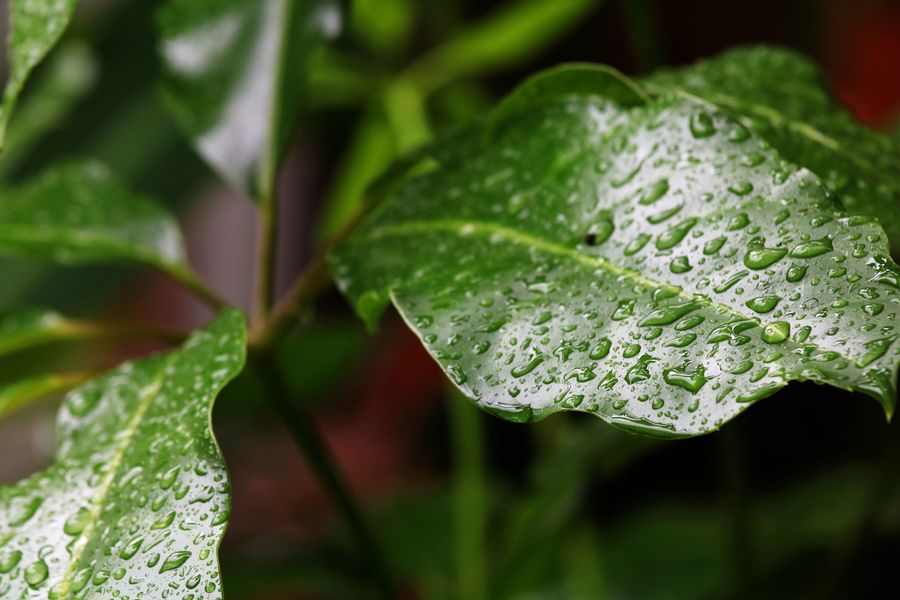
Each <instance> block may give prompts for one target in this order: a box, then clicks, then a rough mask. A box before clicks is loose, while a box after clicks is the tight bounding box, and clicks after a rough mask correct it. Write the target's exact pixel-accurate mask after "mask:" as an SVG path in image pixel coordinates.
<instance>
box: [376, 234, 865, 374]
mask: <svg viewBox="0 0 900 600" xmlns="http://www.w3.org/2000/svg"><path fill="white" fill-rule="evenodd" d="M436 231H446V232H448V233H453V234H456V235H458V236H462V237H464V236H466V235H480V236H482V237H486V238H489V239H490V238H495V237H497V238H502V239H503V240H505V241H508V242H511V243H514V244H517V245H520V246H525V247H527V248H534V249H537V250H540V251H542V252H545V253H548V254H554V255H556V256H563V257H566V258H569V259H571V260H573V261H575V262H577V263H579V264H581V265H584V266H586V267H590V268H593V269H599V270H602V271H606V272H607V273H610V274H612V275H615V276H617V277H624V278H626V279H628V280H630V281H633V282H634V283H637V284H640V285H644V286H648V287H652V288H663V289H666V290H669V291H671V292H673V293H674V294H677V295H678V296H679V297H680V298H682V299H684V300H686V301H691V302H701V303H703V304H706V305H707V306H709V307H710V308H712V309H713V310H716V311H717V312H719V313H725V314H730V315H732V316H733V317H736V318H739V319H742V320H752V321H756V322H759V319H758V318H757V317H756V316H755V315H747V314H744V313H742V312H740V311H737V310H735V309H734V308H732V307H731V306H729V305H727V304H721V303H719V302H715V301H713V300H712V299H711V298H709V296H705V295H702V294H693V293H691V292H688V291H685V289H684V288H682V287H680V286H677V285H673V284H670V283H665V282H660V281H656V280H654V279H650V278H649V277H644V276H643V275H641V274H640V273H638V272H637V271H634V270H633V269H629V268H627V267H623V266H620V265H617V264H615V263H614V262H612V261H610V260H609V259H607V258H604V257H602V256H591V255H588V254H584V253H583V252H579V251H578V250H576V249H574V248H569V247H567V246H563V245H562V244H559V243H556V242H551V241H547V240H544V239H541V238H539V237H536V236H534V235H531V234H528V233H525V232H523V231H519V230H517V229H512V228H510V227H506V226H504V225H498V224H496V223H489V222H484V221H467V220H462V219H435V220H430V221H407V222H405V223H398V224H394V225H383V226H379V227H377V228H375V229H373V230H372V231H370V232H367V234H366V238H368V239H371V240H377V239H378V238H382V237H390V236H395V235H414V234H425V233H433V232H436ZM805 345H806V346H812V347H815V348H818V349H820V350H827V351H829V352H835V353H836V354H837V355H838V356H840V357H841V358H843V359H844V360H846V361H848V362H850V363H852V364H855V363H856V361H855V360H854V359H852V358H850V357H848V356H845V355H843V354H841V353H840V352H837V351H836V350H832V349H831V348H823V347H821V346H818V345H817V344H805Z"/></svg>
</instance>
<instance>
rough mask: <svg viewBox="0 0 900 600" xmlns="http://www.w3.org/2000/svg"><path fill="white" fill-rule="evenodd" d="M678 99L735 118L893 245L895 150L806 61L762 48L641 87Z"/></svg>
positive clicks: (897, 230) (897, 183)
mask: <svg viewBox="0 0 900 600" xmlns="http://www.w3.org/2000/svg"><path fill="white" fill-rule="evenodd" d="M643 83H644V85H645V87H646V88H647V90H648V91H650V92H651V93H655V94H665V93H669V92H671V91H682V92H686V93H689V94H692V95H694V96H698V97H701V98H704V99H706V100H708V101H709V102H713V103H715V104H717V105H718V106H720V107H722V108H723V109H726V110H728V111H730V112H732V113H733V114H735V115H737V116H739V117H741V118H742V119H743V120H744V122H745V123H747V124H748V125H749V126H751V127H752V128H753V129H754V130H755V131H756V132H757V133H759V134H760V135H761V136H762V137H763V138H765V139H766V140H767V141H768V142H769V143H770V144H772V146H774V147H775V149H776V150H778V151H779V152H780V153H781V155H782V156H784V157H785V158H786V159H787V160H790V161H792V162H795V163H797V164H799V165H803V166H804V167H806V168H808V169H809V170H811V171H812V172H813V173H815V174H816V175H818V176H819V177H820V178H821V179H822V180H824V181H825V183H826V184H827V185H828V187H829V188H830V189H832V190H833V191H834V192H836V193H838V194H839V195H840V197H841V200H842V201H843V203H844V205H845V206H846V208H847V210H848V212H850V213H852V214H864V215H869V216H873V217H876V218H877V219H879V220H880V221H881V224H882V225H883V226H884V228H885V230H886V231H887V232H888V234H889V235H890V236H891V240H892V243H893V246H894V248H895V249H896V248H898V245H897V244H900V219H898V218H897V215H896V209H895V207H896V206H897V204H898V203H900V143H898V142H897V140H892V139H891V138H890V137H888V136H886V135H882V134H879V133H877V132H875V131H873V130H871V129H869V128H867V127H865V126H864V125H861V124H860V123H858V122H856V121H855V120H854V119H853V118H852V117H851V116H850V114H849V113H848V112H847V111H846V110H844V108H843V107H841V106H840V105H839V104H838V103H837V102H836V101H835V99H834V97H833V96H832V95H831V93H830V91H829V89H828V87H827V85H826V84H825V80H824V76H823V75H822V73H821V72H820V71H819V70H818V69H817V68H816V66H815V65H813V64H812V63H811V62H810V61H808V60H807V59H806V58H804V57H802V56H800V55H798V54H796V53H794V52H791V51H789V50H781V49H776V48H766V47H750V48H739V49H736V50H732V51H730V52H726V53H725V54H722V55H721V56H719V57H716V58H713V59H711V60H707V61H703V62H699V63H697V64H695V65H693V66H690V67H686V68H683V69H678V70H673V71H664V72H661V73H658V74H656V75H653V76H651V77H650V78H648V79H647V80H646V81H644V82H643Z"/></svg>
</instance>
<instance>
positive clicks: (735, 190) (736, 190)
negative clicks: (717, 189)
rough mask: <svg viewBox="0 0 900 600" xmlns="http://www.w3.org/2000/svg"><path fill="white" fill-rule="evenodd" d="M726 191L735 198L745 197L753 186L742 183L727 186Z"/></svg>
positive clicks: (747, 182) (745, 182) (746, 182)
mask: <svg viewBox="0 0 900 600" xmlns="http://www.w3.org/2000/svg"><path fill="white" fill-rule="evenodd" d="M728 191H729V192H731V193H732V194H735V195H736V196H746V195H747V194H749V193H750V192H752V191H753V184H752V183H750V182H749V181H742V182H740V183H736V184H734V185H731V186H728Z"/></svg>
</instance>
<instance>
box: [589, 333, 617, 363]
mask: <svg viewBox="0 0 900 600" xmlns="http://www.w3.org/2000/svg"><path fill="white" fill-rule="evenodd" d="M610 347H612V342H611V341H610V339H609V338H606V337H605V338H600V341H598V342H597V345H596V346H594V347H593V348H591V352H590V354H589V355H588V356H590V358H591V360H600V359H601V358H605V357H606V355H607V354H609V349H610Z"/></svg>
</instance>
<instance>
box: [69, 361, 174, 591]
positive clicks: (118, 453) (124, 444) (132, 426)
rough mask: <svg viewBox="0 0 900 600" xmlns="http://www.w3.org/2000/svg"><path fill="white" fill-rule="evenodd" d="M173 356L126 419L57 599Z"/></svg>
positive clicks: (90, 532)
mask: <svg viewBox="0 0 900 600" xmlns="http://www.w3.org/2000/svg"><path fill="white" fill-rule="evenodd" d="M175 357H176V355H175V354H172V355H171V356H169V357H168V358H167V359H166V360H165V361H163V363H162V364H161V365H160V368H159V371H158V372H157V374H156V375H155V376H154V377H153V379H152V380H151V381H150V383H149V384H147V385H146V386H144V387H143V388H141V390H140V401H139V402H138V406H137V409H136V410H135V412H134V415H132V417H131V419H129V421H128V424H127V425H126V426H125V428H124V429H122V430H121V434H120V440H119V442H118V443H117V444H116V446H115V448H114V449H113V453H112V457H111V460H110V465H111V466H110V469H109V472H108V473H107V475H106V477H104V478H103V480H102V481H101V482H100V485H99V486H98V487H97V490H98V494H97V496H96V497H95V499H94V502H93V504H92V506H91V511H90V513H89V516H88V519H87V524H86V525H85V527H84V529H83V530H82V531H81V533H80V534H79V535H78V537H77V538H76V540H75V543H74V544H73V548H74V551H73V552H72V555H71V558H70V560H69V566H68V568H67V569H66V572H65V574H63V578H62V580H60V583H59V585H60V588H59V597H60V598H65V596H66V594H67V593H68V592H69V587H70V586H71V584H72V578H73V576H74V573H75V569H76V567H77V566H78V563H79V561H80V560H81V556H82V555H83V554H84V552H85V550H86V549H87V546H88V543H89V542H90V537H91V535H92V534H93V531H94V528H95V527H96V525H97V522H98V521H99V520H100V516H101V513H102V512H103V507H104V505H105V500H106V497H107V496H108V495H109V492H110V490H111V489H112V484H113V482H114V481H115V479H116V475H118V473H119V469H120V468H121V466H122V460H123V459H124V457H125V452H126V451H127V450H128V447H129V446H130V445H131V441H132V440H133V439H134V436H135V435H136V433H137V430H138V428H139V427H140V425H141V422H142V421H143V419H144V416H145V415H146V414H147V411H148V410H149V409H150V406H151V405H152V404H153V401H154V400H155V399H156V398H157V397H158V396H159V391H160V389H162V384H163V380H164V378H165V375H166V371H167V370H168V369H169V367H170V366H171V365H172V364H173V363H174V361H175Z"/></svg>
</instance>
